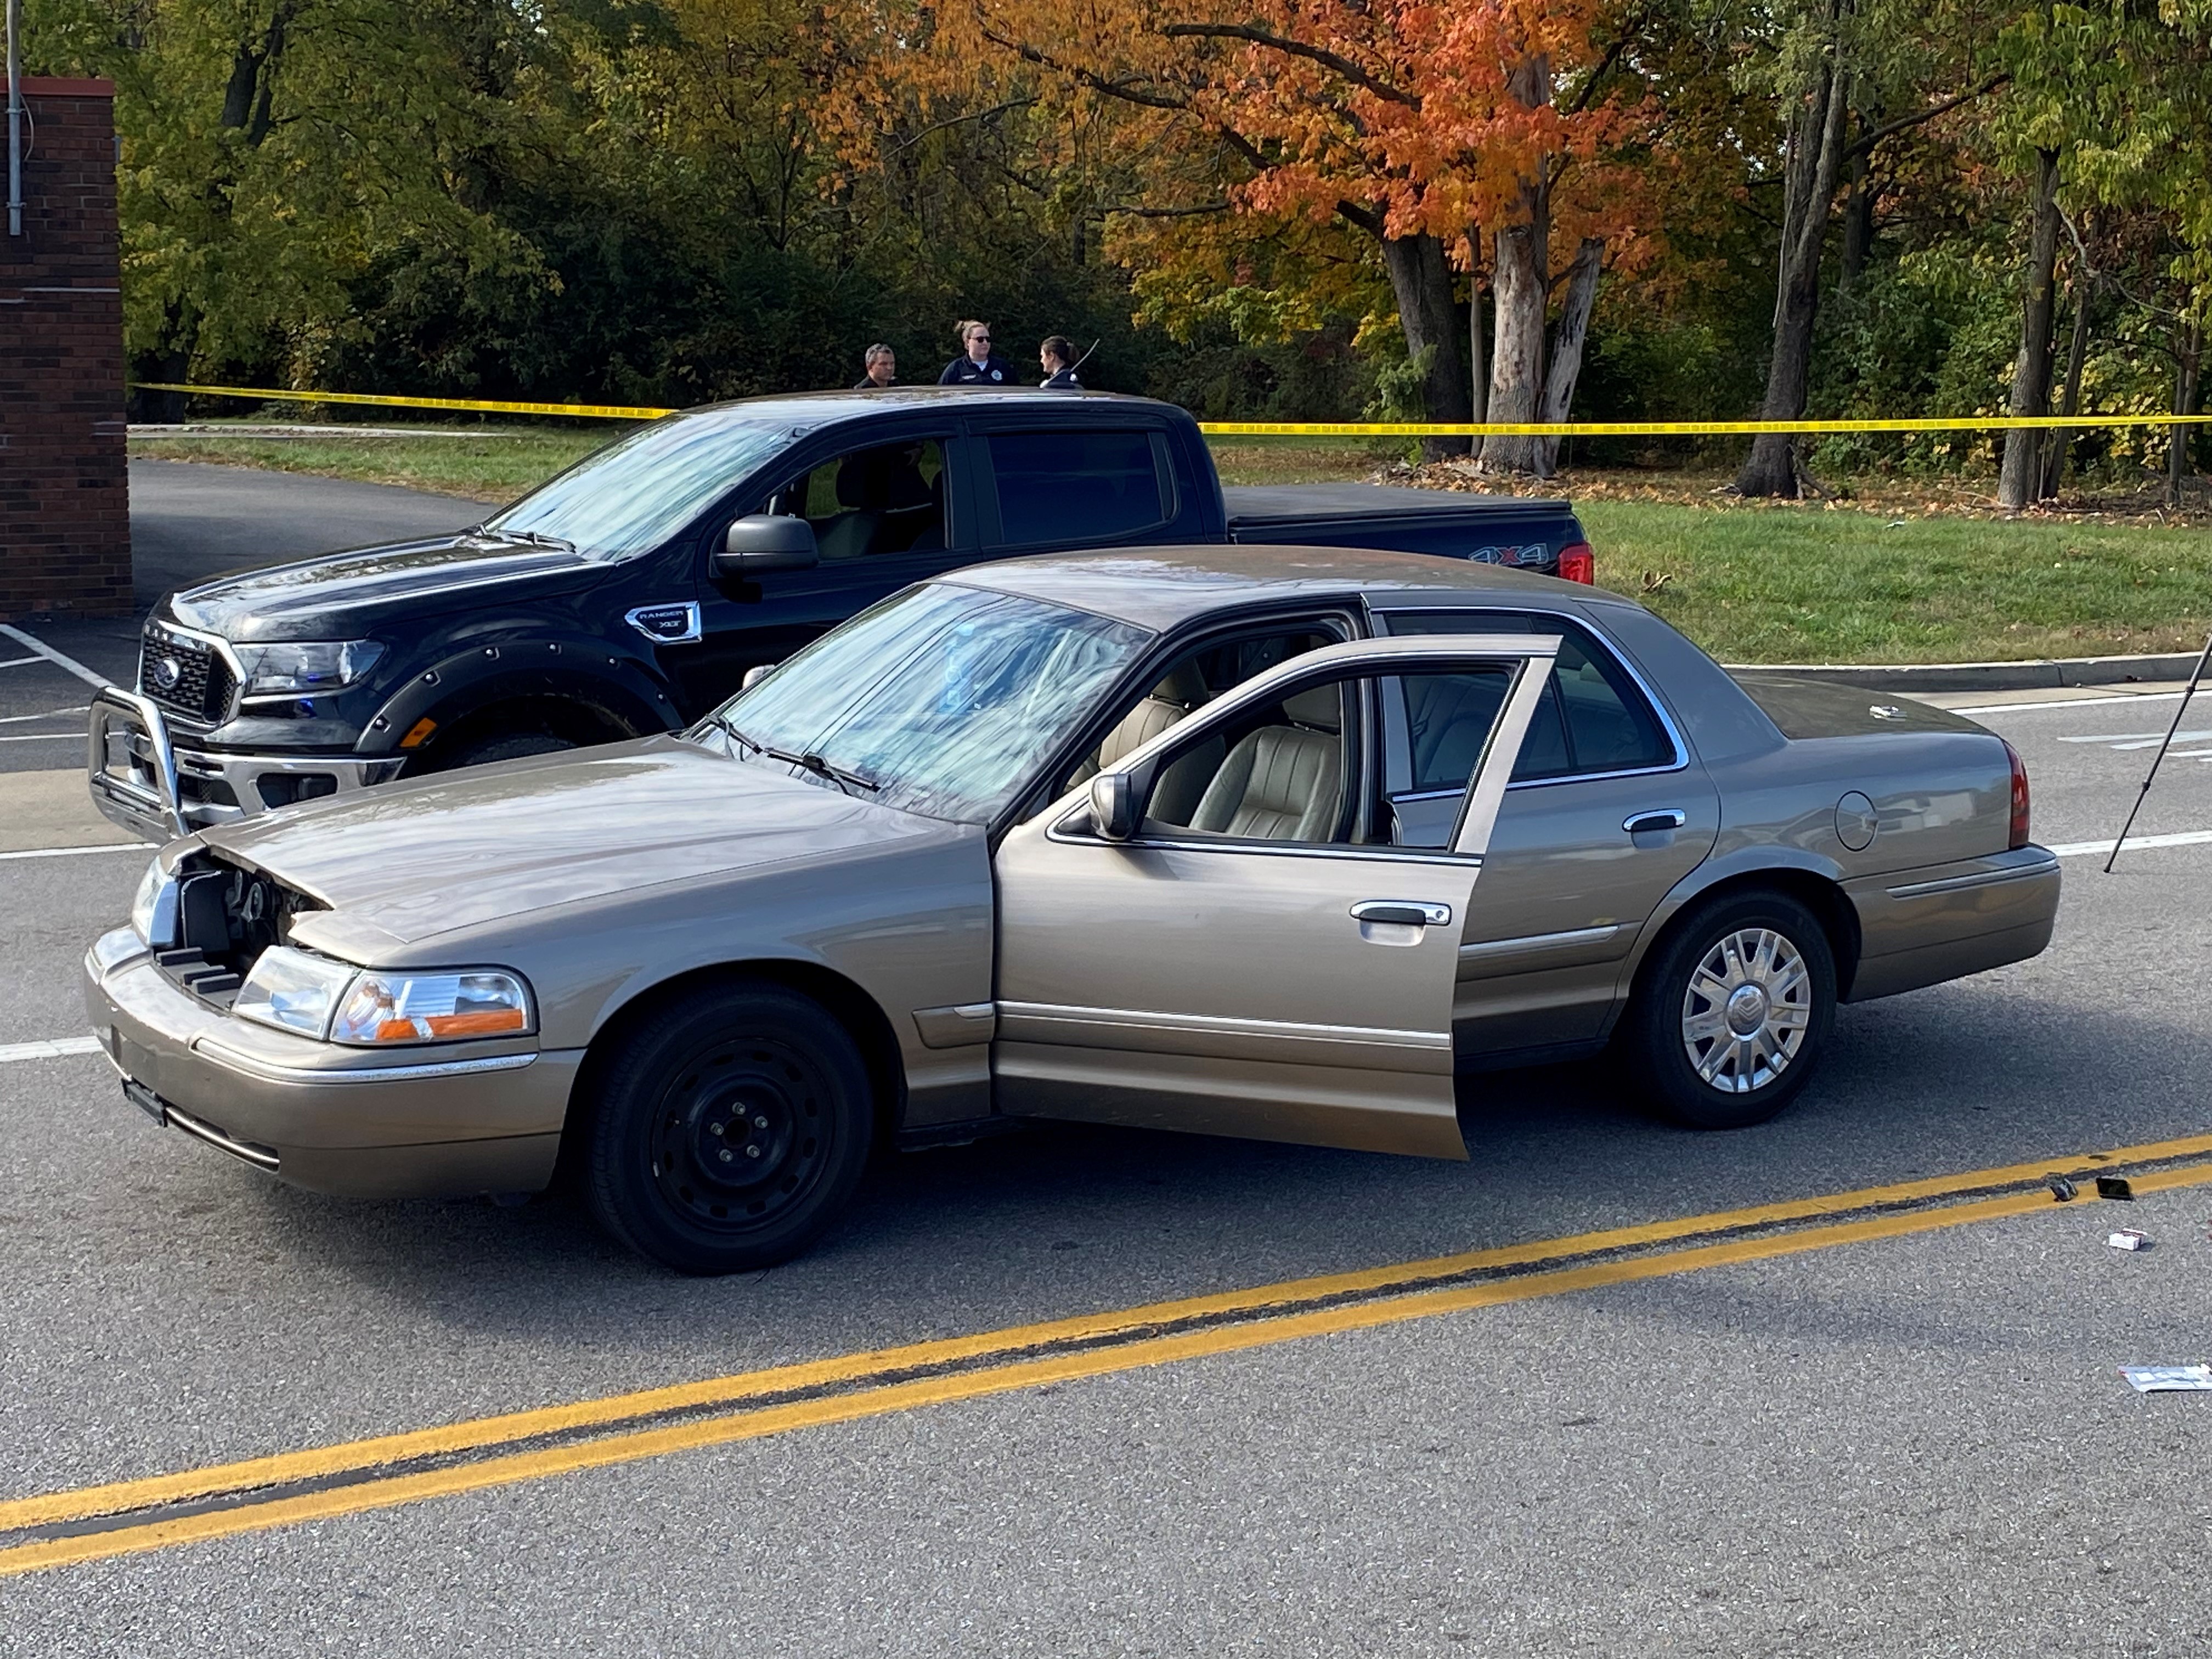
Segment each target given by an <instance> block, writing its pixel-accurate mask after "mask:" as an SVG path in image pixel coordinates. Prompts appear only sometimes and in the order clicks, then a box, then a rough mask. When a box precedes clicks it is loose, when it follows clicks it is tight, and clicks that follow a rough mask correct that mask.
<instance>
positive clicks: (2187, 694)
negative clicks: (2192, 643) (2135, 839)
mask: <svg viewBox="0 0 2212 1659" xmlns="http://www.w3.org/2000/svg"><path fill="white" fill-rule="evenodd" d="M2207 663H2212V634H2208V635H2205V636H2204V649H2203V652H2202V653H2200V654H2199V655H2198V657H2197V666H2196V667H2195V668H2194V669H2193V670H2192V671H2191V672H2190V676H2189V684H2188V687H2187V688H2186V689H2185V690H2184V691H2183V692H2182V694H2181V707H2180V708H2177V709H2175V710H2174V711H2173V724H2172V725H2171V726H2167V727H2166V741H2165V742H2164V743H2161V744H2159V746H2158V753H2156V754H2155V755H2153V756H2152V757H2151V759H2150V770H2149V771H2148V772H2147V773H2145V774H2144V775H2143V785H2142V788H2141V789H2140V790H2138V791H2137V792H2136V804H2135V805H2133V806H2130V808H2128V821H2127V822H2126V823H2124V824H2122V825H2121V826H2120V838H2119V840H2118V841H2116V842H2113V843H2112V854H2111V855H2110V856H2109V857H2107V858H2106V860H2105V873H2106V875H2108V876H2109V875H2111V874H2112V866H2113V864H2114V863H2116V862H2117V861H2118V859H2119V856H2120V848H2122V847H2123V846H2124V845H2125V844H2126V842H2127V839H2128V831H2129V830H2130V829H2134V828H2135V827H2136V813H2138V812H2140V811H2142V804H2143V799H2144V797H2145V796H2147V795H2148V794H2149V793H2150V781H2151V780H2152V779H2153V778H2154V777H2156V776H2157V775H2158V765H2159V763H2160V761H2162V760H2164V759H2165V758H2166V750H2169V749H2171V748H2172V747H2173V734H2174V733H2175V732H2179V730H2181V717H2182V716H2183V715H2184V714H2187V713H2188V712H2189V700H2190V699H2191V697H2193V696H2196V695H2197V682H2198V681H2199V680H2201V679H2203V678H2204V665H2206V664H2207Z"/></svg>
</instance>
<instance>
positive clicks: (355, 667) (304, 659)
mask: <svg viewBox="0 0 2212 1659" xmlns="http://www.w3.org/2000/svg"><path fill="white" fill-rule="evenodd" d="M230 649H231V654H232V655H234V656H235V657H236V658H237V659H238V666H239V669H240V672H241V673H242V675H243V676H244V678H243V682H242V684H240V687H239V693H240V696H248V697H268V696H297V695H298V694H299V693H301V692H302V691H330V690H336V689H337V687H339V686H341V685H349V684H352V683H353V682H354V681H356V680H357V679H359V678H361V677H362V675H364V674H366V673H367V672H368V671H369V670H370V669H372V668H374V666H375V665H376V659H378V658H380V657H381V656H382V655H383V654H384V647H382V646H380V645H379V644H378V643H377V642H376V641H374V640H345V641H306V642H301V641H295V642H292V643H290V644H285V645H233V646H232V647H230Z"/></svg>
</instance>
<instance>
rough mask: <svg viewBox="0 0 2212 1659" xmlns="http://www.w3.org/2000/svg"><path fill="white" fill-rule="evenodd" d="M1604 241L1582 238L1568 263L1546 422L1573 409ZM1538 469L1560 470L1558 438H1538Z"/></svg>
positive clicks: (1547, 473) (1544, 473)
mask: <svg viewBox="0 0 2212 1659" xmlns="http://www.w3.org/2000/svg"><path fill="white" fill-rule="evenodd" d="M1604 252H1605V243H1604V242H1603V241H1602V240H1601V239H1599V238H1597V237H1595V236H1585V237H1583V241H1582V246H1580V247H1578V248H1577V249H1576V250H1575V262H1574V264H1571V265H1570V266H1568V267H1567V295H1566V298H1565V301H1562V302H1561V304H1560V307H1559V326H1558V327H1557V328H1556V329H1554V330H1553V334H1552V361H1551V364H1550V366H1549V367H1548V368H1547V369H1546V370H1545V371H1544V401H1543V404H1542V405H1541V412H1540V413H1539V414H1538V415H1537V416H1536V418H1537V419H1538V420H1540V421H1543V422H1547V423H1550V422H1559V421H1564V420H1565V419H1566V418H1567V417H1568V416H1570V415H1571V414H1572V413H1573V412H1574V407H1575V382H1576V380H1578V379H1579V378H1580V377H1581V375H1582V372H1583V343H1584V342H1585V341H1587V340H1588V339H1589V320H1590V307H1592V306H1593V305H1594V304H1595V302H1596V300H1597V275H1598V261H1599V259H1600V258H1601V257H1602V256H1603V254H1604ZM1536 443H1537V445H1538V451H1539V453H1538V456H1537V459H1538V462H1539V465H1538V466H1537V468H1536V471H1537V472H1538V474H1539V475H1541V477H1547V478H1548V477H1551V476H1552V474H1553V473H1554V472H1556V471H1559V440H1558V439H1557V438H1539V439H1537V440H1536Z"/></svg>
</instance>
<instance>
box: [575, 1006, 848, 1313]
mask: <svg viewBox="0 0 2212 1659" xmlns="http://www.w3.org/2000/svg"><path fill="white" fill-rule="evenodd" d="M874 1127H875V1112H874V1109H873V1099H872V1091H871V1090H870V1088H869V1085H868V1074H867V1070H866V1066H864V1065H863V1064H862V1063H861V1060H860V1050H859V1049H858V1048H856V1047H855V1046H854V1042H853V1039H852V1037H851V1036H849V1035H848V1033H847V1031H846V1030H845V1028H844V1027H843V1026H842V1025H841V1024H839V1023H838V1022H837V1021H836V1019H834V1018H831V1017H830V1016H829V1013H828V1012H825V1011H824V1010H823V1007H822V1006H820V1005H819V1004H818V1003H816V1002H813V1001H811V1000H809V999H807V998H805V997H803V996H800V995H799V994H796V993H794V992H791V991H787V990H782V989H780V988H777V987H768V986H757V987H714V988H709V989H702V990H699V991H695V992H693V993H691V994H690V995H688V996H686V997H684V998H683V999H681V1000H678V1001H677V1002H676V1003H674V1004H673V1005H671V1006H669V1007H668V1008H666V1009H665V1010H663V1011H662V1012H659V1013H657V1014H654V1015H653V1016H652V1017H651V1018H647V1020H646V1021H645V1022H644V1023H643V1024H640V1025H638V1026H636V1027H635V1028H634V1029H633V1030H630V1031H629V1032H628V1033H627V1034H625V1035H624V1036H623V1038H622V1040H621V1045H620V1047H619V1048H617V1049H616V1050H615V1052H614V1053H612V1054H610V1055H609V1056H608V1058H607V1060H606V1062H605V1065H604V1066H602V1067H601V1068H599V1073H598V1078H597V1083H596V1087H595V1090H594V1097H593V1100H592V1117H591V1120H590V1124H589V1133H588V1136H587V1139H586V1146H585V1149H584V1150H585V1154H586V1155H585V1159H584V1164H585V1169H584V1176H585V1190H586V1194H587V1195H588V1198H589V1200H590V1203H591V1206H592V1212H593V1214H594V1215H596V1216H597V1217H598V1218H599V1222H600V1225H603V1226H605V1228H606V1230H607V1231H609V1232H610V1233H611V1234H612V1235H613V1236H614V1237H616V1238H617V1239H619V1240H621V1241H622V1242H623V1243H625V1244H627V1245H629V1247H630V1249H634V1250H635V1251H636V1252H637V1253H638V1254H639V1255H642V1256H645V1257H647V1259H648V1260H651V1261H658V1262H659V1263H660V1264H661V1265H662V1266H663V1267H672V1268H674V1269H675V1270H676V1271H677V1272H678V1273H699V1274H708V1273H744V1272H747V1271H750V1270H751V1269H755V1268H759V1267H773V1266H774V1265H775V1264H776V1263H777V1262H780V1261H788V1260H790V1259H791V1258H792V1257H793V1256H795V1255H799V1253H800V1252H801V1251H803V1250H805V1249H806V1248H807V1246H808V1245H810V1244H811V1243H813V1242H814V1240H815V1239H816V1238H817V1237H819V1236H820V1234H821V1232H822V1231H823V1229H824V1228H825V1227H827V1226H828V1225H829V1223H830V1221H831V1220H832V1219H833V1218H835V1217H836V1214H837V1212H838V1211H839V1210H841V1209H842V1207H843V1206H844V1205H845V1202H846V1200H848V1198H850V1197H851V1195H852V1192H853V1188H854V1183H855V1182H858V1181H859V1180H860V1172H861V1170H863V1169H864V1168H865V1167H866V1164H867V1161H868V1151H869V1143H870V1141H871V1140H872V1138H873V1131H874Z"/></svg>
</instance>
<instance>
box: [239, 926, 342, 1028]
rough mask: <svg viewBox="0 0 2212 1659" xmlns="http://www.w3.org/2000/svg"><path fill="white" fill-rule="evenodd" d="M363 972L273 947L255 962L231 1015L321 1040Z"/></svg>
mask: <svg viewBox="0 0 2212 1659" xmlns="http://www.w3.org/2000/svg"><path fill="white" fill-rule="evenodd" d="M360 971H361V970H360V969H357V968H356V967H355V966H354V965H353V964H352V963H349V962H333V961H331V958H330V957H319V956H316V955H314V954H313V952H311V951H295V950H294V949H293V948H292V947H291V946H290V945H270V947H269V948H268V949H267V950H265V951H263V952H262V953H261V954H260V955H259V956H258V957H255V958H254V961H253V966H252V969H250V970H249V971H248V972H247V974H246V982H245V983H244V984H243V985H241V986H240V987H238V997H237V1000H234V1002H233V1003H232V1004H231V1005H230V1012H233V1013H234V1014H236V1015H237V1016H238V1017H239V1018H240V1019H251V1020H258V1022H259V1023H260V1024H264V1025H274V1026H275V1027H276V1029H277V1030H280V1031H296V1032H298V1033H299V1034H300V1035H301V1036H311V1037H315V1038H317V1039H319V1038H321V1037H322V1036H323V1035H324V1034H325V1032H326V1031H328V1030H330V1027H331V1010H333V1009H335V1008H336V1007H337V1006H338V999H339V998H340V997H342V996H343V995H344V994H345V991H346V987H347V986H349V985H350V984H352V983H353V981H354V975H356V974H357V973H359V972H360Z"/></svg>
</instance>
